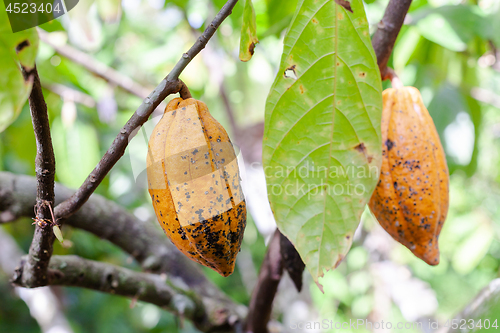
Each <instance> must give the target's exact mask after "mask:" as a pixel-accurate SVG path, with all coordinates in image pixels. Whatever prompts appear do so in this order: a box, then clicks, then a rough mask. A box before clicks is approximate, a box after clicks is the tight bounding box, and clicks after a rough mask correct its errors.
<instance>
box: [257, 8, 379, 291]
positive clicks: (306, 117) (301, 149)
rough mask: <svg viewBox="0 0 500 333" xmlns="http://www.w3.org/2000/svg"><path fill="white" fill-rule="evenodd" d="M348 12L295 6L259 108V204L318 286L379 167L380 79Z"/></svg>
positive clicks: (349, 234)
mask: <svg viewBox="0 0 500 333" xmlns="http://www.w3.org/2000/svg"><path fill="white" fill-rule="evenodd" d="M339 2H341V1H339ZM350 5H351V8H352V12H350V11H349V10H348V9H346V8H344V7H342V6H340V5H338V4H337V3H336V2H335V1H333V0H301V1H300V2H299V5H298V7H297V11H296V13H295V16H294V18H293V20H292V24H291V26H290V28H289V30H288V32H287V35H286V37H285V46H284V52H283V56H282V59H281V65H280V69H279V72H278V75H277V77H276V80H275V82H274V84H273V86H272V88H271V92H270V94H269V97H268V99H267V104H266V120H265V126H266V127H265V132H264V143H263V161H264V169H265V173H266V179H267V186H268V196H269V201H270V203H271V207H272V209H273V212H274V215H275V217H276V221H277V223H278V227H279V228H280V230H281V231H282V233H283V234H285V236H287V237H288V238H289V239H290V241H291V242H292V243H293V244H294V245H295V247H296V248H297V250H298V252H299V253H300V256H301V257H302V259H303V260H304V262H305V263H306V265H307V269H308V270H309V272H310V273H311V275H312V276H313V278H314V280H315V281H316V283H317V284H318V286H320V288H322V287H321V285H320V284H319V283H318V278H319V277H321V276H323V274H324V270H330V269H333V268H335V267H336V266H337V265H338V264H339V263H340V261H341V260H342V259H343V258H344V256H345V255H346V253H347V251H348V250H349V248H350V246H351V243H352V238H353V235H354V231H355V230H356V228H357V226H358V224H359V220H360V216H361V213H362V212H363V209H364V207H365V204H366V203H367V200H368V199H369V198H370V196H371V193H372V192H373V189H374V188H375V185H376V182H377V180H378V177H379V170H380V169H379V168H380V163H381V139H380V120H381V110H382V94H381V90H382V86H381V82H380V73H379V70H378V67H377V61H376V58H375V54H374V52H373V48H372V45H371V41H370V38H369V33H368V23H367V20H366V16H365V12H364V9H363V3H362V1H361V0H352V1H350Z"/></svg>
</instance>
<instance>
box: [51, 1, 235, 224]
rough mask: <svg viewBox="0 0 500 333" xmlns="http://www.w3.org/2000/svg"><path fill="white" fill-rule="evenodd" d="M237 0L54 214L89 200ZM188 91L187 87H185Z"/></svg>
mask: <svg viewBox="0 0 500 333" xmlns="http://www.w3.org/2000/svg"><path fill="white" fill-rule="evenodd" d="M236 2H238V0H229V1H228V2H227V3H226V4H225V5H224V6H223V7H222V9H221V10H220V12H219V13H218V14H217V15H216V16H215V18H214V20H213V21H212V23H211V24H210V25H209V26H208V27H207V28H206V29H205V31H204V32H203V34H202V35H201V36H200V38H198V40H197V41H196V42H195V43H194V45H193V46H192V47H191V48H190V49H189V51H188V52H187V53H184V54H183V55H182V57H181V59H180V60H179V62H178V63H177V64H176V65H175V67H174V68H173V69H172V71H171V72H170V73H169V74H168V75H167V77H166V78H165V79H163V81H161V82H160V84H159V85H158V86H157V87H156V88H155V90H153V92H152V93H151V94H149V96H148V97H146V98H145V99H144V101H143V103H142V104H141V105H140V106H139V108H138V109H137V110H136V111H135V113H134V114H133V115H132V117H131V118H130V119H129V121H128V122H127V123H126V124H125V126H124V127H123V128H122V129H121V131H120V133H119V134H118V136H117V137H116V138H115V140H114V141H113V143H112V144H111V147H110V148H109V149H108V151H107V152H106V154H105V155H104V156H103V158H102V159H101V161H99V163H98V164H97V166H96V167H95V168H94V170H93V171H92V172H91V173H90V175H89V176H88V177H87V179H86V180H85V181H84V182H83V184H82V186H80V188H79V189H78V190H77V191H76V193H75V194H74V195H72V196H71V198H69V199H68V200H66V201H65V202H63V203H61V204H59V205H57V207H56V208H55V214H56V216H57V217H58V218H67V217H69V216H71V215H72V214H74V213H75V212H76V211H77V210H78V209H80V207H81V206H82V205H83V204H84V203H85V202H86V201H87V200H88V198H89V197H90V195H91V194H92V193H93V192H94V191H95V189H96V188H97V186H99V184H100V183H101V181H102V180H103V179H104V177H105V176H106V175H107V174H108V172H109V171H110V170H111V168H112V167H113V166H114V165H115V164H116V162H118V160H119V159H120V158H121V157H122V156H123V154H124V153H125V148H126V147H127V145H128V142H129V139H130V138H131V136H132V135H133V133H135V130H136V129H137V128H139V127H140V126H142V125H143V124H144V123H145V122H146V121H147V120H148V118H149V116H150V115H151V113H152V112H153V111H154V110H155V108H156V107H157V106H158V105H159V104H160V103H161V101H163V100H164V99H165V98H166V97H167V96H168V95H170V94H173V93H177V92H179V91H181V90H182V89H183V86H184V83H183V82H182V81H180V80H179V79H178V77H179V75H180V73H181V72H182V71H183V70H184V68H186V66H187V65H188V64H189V63H190V62H191V60H193V58H194V57H195V56H196V55H197V54H198V53H199V52H200V51H201V50H202V49H203V48H204V47H205V45H206V44H207V43H208V41H209V39H210V38H211V37H212V36H213V34H214V33H215V31H216V30H217V28H218V27H219V26H220V24H221V23H222V21H224V19H225V18H226V17H227V16H228V15H229V14H231V11H232V9H233V7H234V5H235V4H236ZM183 91H185V89H184V90H183Z"/></svg>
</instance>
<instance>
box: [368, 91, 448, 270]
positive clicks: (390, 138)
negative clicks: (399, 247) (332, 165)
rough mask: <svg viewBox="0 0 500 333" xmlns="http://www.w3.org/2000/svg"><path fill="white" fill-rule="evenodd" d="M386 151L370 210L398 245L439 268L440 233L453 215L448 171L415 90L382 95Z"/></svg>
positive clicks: (433, 131) (383, 138) (383, 143)
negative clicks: (450, 213) (449, 202)
mask: <svg viewBox="0 0 500 333" xmlns="http://www.w3.org/2000/svg"><path fill="white" fill-rule="evenodd" d="M382 145H383V146H382V168H381V173H380V179H379V182H378V184H377V187H376V188H375V192H373V195H372V197H371V199H370V202H369V206H370V210H371V211H372V213H373V214H374V215H375V217H376V218H377V220H378V221H379V223H380V224H381V225H382V227H383V228H384V229H385V230H386V231H387V232H388V233H389V234H390V235H391V236H392V237H393V238H394V239H395V240H396V241H398V242H400V243H401V244H403V245H404V246H406V247H407V248H408V249H410V250H411V251H412V252H413V254H414V255H415V256H417V257H418V258H420V259H422V260H424V261H425V262H426V263H428V264H429V265H437V264H438V263H439V247H438V238H439V233H440V231H441V228H442V227H443V223H444V221H445V219H446V214H447V213H448V187H449V176H448V166H447V165H446V157H445V153H444V150H443V147H442V146H441V142H440V140H439V136H438V133H437V131H436V127H435V126H434V123H433V121H432V118H431V116H430V115H429V112H428V111H427V109H426V108H425V106H424V104H423V102H422V97H421V96H420V92H419V91H418V90H417V89H416V88H413V87H403V88H400V89H386V90H385V91H384V92H383V111H382Z"/></svg>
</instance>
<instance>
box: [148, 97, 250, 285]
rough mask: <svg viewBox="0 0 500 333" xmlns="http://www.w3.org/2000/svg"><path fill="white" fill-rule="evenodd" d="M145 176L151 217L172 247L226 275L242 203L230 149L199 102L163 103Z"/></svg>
mask: <svg viewBox="0 0 500 333" xmlns="http://www.w3.org/2000/svg"><path fill="white" fill-rule="evenodd" d="M147 176H148V186H149V194H150V195H151V199H152V201H153V207H154V210H155V213H156V217H157V219H158V221H159V222H160V225H161V227H162V228H163V230H164V231H165V234H166V235H167V236H168V237H169V238H170V240H171V241H172V243H174V245H175V246H177V248H178V249H179V250H180V251H182V252H183V253H184V254H185V255H186V256H188V257H189V258H191V259H192V260H194V261H196V262H198V263H200V264H202V265H205V266H207V267H210V268H212V269H213V270H215V271H216V272H218V273H219V274H221V275H222V276H228V275H230V274H231V273H232V272H233V270H234V264H235V261H236V255H237V254H238V252H239V250H240V246H241V240H242V238H243V231H244V229H245V226H246V204H245V198H244V196H243V192H242V189H241V186H240V175H239V170H238V164H237V159H236V154H235V152H234V148H233V145H232V143H231V141H230V140H229V136H228V135H227V133H226V131H225V130H224V128H223V127H222V126H221V125H220V124H219V123H218V122H217V121H216V120H215V119H214V118H213V117H212V116H211V115H210V113H209V111H208V108H207V106H206V105H205V104H204V103H202V102H200V101H197V100H195V99H193V98H189V99H186V100H183V99H182V98H176V99H173V100H172V101H171V102H170V103H168V105H167V107H166V109H165V113H164V114H163V117H162V119H161V120H160V122H159V123H158V124H157V125H156V127H155V129H154V130H153V133H152V134H151V137H150V140H149V149H148V156H147Z"/></svg>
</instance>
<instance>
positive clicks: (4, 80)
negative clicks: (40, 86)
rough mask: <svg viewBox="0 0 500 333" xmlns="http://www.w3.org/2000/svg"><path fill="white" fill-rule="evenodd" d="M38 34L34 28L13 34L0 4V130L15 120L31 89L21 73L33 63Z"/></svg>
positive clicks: (30, 84) (30, 67)
mask: <svg viewBox="0 0 500 333" xmlns="http://www.w3.org/2000/svg"><path fill="white" fill-rule="evenodd" d="M37 50H38V35H37V33H36V30H35V29H28V30H25V31H20V32H17V33H12V30H11V28H10V24H9V19H8V17H7V13H6V12H5V6H4V4H3V2H2V3H1V4H0V73H1V75H0V132H2V131H3V130H5V129H6V128H7V127H8V126H9V125H10V124H11V123H12V122H13V121H14V120H16V119H17V117H18V116H19V113H20V112H21V109H22V107H23V105H24V103H25V102H26V100H27V99H28V97H29V95H30V92H31V86H32V82H31V81H25V80H24V78H23V74H22V73H21V67H20V66H24V67H25V68H26V69H27V70H30V69H32V68H33V66H34V65H35V57H36V52H37Z"/></svg>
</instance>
